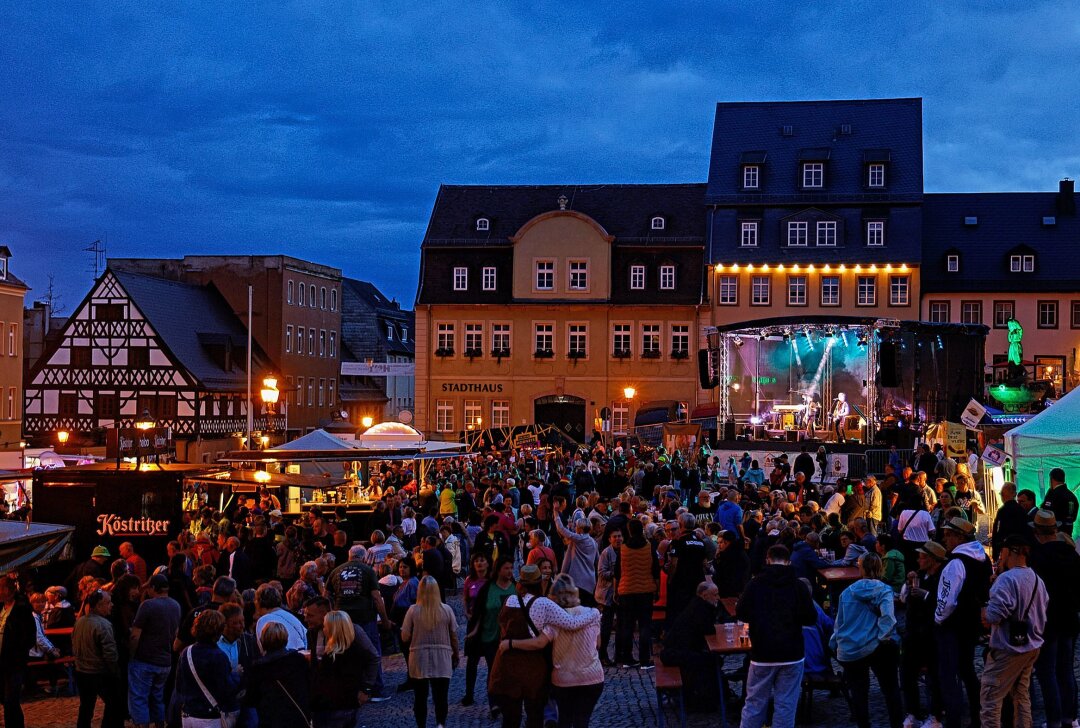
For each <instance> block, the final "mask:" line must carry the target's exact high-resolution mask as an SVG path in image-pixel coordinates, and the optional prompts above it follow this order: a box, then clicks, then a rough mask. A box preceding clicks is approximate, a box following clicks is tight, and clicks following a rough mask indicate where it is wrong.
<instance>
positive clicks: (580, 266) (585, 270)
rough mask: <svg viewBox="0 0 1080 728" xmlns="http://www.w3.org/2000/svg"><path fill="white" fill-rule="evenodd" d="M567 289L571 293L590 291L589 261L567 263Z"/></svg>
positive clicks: (570, 261)
mask: <svg viewBox="0 0 1080 728" xmlns="http://www.w3.org/2000/svg"><path fill="white" fill-rule="evenodd" d="M566 288H567V290H569V291H588V290H589V261H587V260H580V259H578V260H569V261H567V264H566Z"/></svg>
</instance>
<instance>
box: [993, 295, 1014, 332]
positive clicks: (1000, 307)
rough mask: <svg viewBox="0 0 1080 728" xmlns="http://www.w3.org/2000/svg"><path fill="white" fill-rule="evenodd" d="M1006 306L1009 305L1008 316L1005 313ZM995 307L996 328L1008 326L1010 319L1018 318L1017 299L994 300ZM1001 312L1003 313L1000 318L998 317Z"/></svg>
mask: <svg viewBox="0 0 1080 728" xmlns="http://www.w3.org/2000/svg"><path fill="white" fill-rule="evenodd" d="M1006 306H1007V307H1008V314H1009V315H1008V316H1005V315H1004V314H1005V313H1006V309H1005V307H1006ZM993 307H994V308H993V310H994V328H995V329H1004V328H1008V326H1009V319H1011V318H1016V301H994V303H993ZM999 313H1001V314H1003V315H1002V316H1001V317H1000V319H999V317H998V314H999Z"/></svg>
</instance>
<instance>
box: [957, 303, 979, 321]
mask: <svg viewBox="0 0 1080 728" xmlns="http://www.w3.org/2000/svg"><path fill="white" fill-rule="evenodd" d="M960 323H962V324H981V323H982V301H961V302H960Z"/></svg>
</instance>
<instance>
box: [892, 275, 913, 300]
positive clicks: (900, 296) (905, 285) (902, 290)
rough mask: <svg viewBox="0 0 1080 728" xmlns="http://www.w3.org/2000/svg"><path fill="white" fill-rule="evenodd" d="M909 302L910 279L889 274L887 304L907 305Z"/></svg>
mask: <svg viewBox="0 0 1080 728" xmlns="http://www.w3.org/2000/svg"><path fill="white" fill-rule="evenodd" d="M910 304H911V279H910V278H908V277H907V276H890V278H889V305H890V306H907V305H910Z"/></svg>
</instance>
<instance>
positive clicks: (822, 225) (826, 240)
mask: <svg viewBox="0 0 1080 728" xmlns="http://www.w3.org/2000/svg"><path fill="white" fill-rule="evenodd" d="M836 228H837V225H836V220H818V222H817V229H816V230H815V234H814V244H815V245H816V246H817V247H819V248H835V247H836V232H837V230H836Z"/></svg>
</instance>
